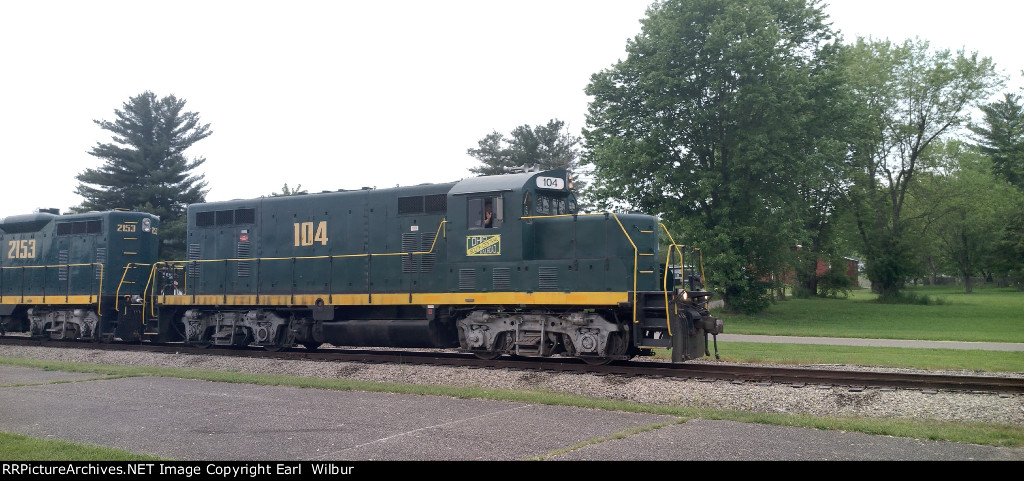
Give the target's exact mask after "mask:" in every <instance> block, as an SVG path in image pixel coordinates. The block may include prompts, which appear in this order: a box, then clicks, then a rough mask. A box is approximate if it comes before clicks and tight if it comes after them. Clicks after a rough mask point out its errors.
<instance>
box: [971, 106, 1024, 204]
mask: <svg viewBox="0 0 1024 481" xmlns="http://www.w3.org/2000/svg"><path fill="white" fill-rule="evenodd" d="M1020 101H1021V99H1020V95H1016V94H1009V93H1007V94H1004V96H1003V100H1002V101H1000V102H992V103H990V104H986V105H983V106H982V107H981V111H982V112H983V113H984V114H985V118H984V123H983V124H982V125H975V126H972V127H971V131H972V132H974V133H975V135H976V140H977V142H978V147H979V148H980V149H981V152H982V153H983V154H985V155H987V156H988V157H990V158H991V159H992V170H993V172H995V173H996V175H998V176H1000V177H1002V178H1004V179H1006V181H1007V182H1009V183H1011V184H1013V185H1015V186H1017V188H1019V189H1022V190H1024V107H1022V106H1021V103H1020Z"/></svg>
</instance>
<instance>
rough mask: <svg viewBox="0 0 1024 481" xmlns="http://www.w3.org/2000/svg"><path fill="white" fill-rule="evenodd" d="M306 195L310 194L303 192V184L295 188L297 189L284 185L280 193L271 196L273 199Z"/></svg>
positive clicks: (272, 193)
mask: <svg viewBox="0 0 1024 481" xmlns="http://www.w3.org/2000/svg"><path fill="white" fill-rule="evenodd" d="M306 193H308V192H306V191H305V190H302V184H299V185H297V186H295V188H291V187H288V184H284V187H281V192H280V193H278V192H271V193H270V195H271V196H273V197H281V196H287V195H298V194H306Z"/></svg>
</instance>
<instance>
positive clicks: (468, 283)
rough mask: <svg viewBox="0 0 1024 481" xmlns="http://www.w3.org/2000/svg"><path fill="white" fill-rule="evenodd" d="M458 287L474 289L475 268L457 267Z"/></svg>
mask: <svg viewBox="0 0 1024 481" xmlns="http://www.w3.org/2000/svg"><path fill="white" fill-rule="evenodd" d="M459 289H463V290H473V289H476V270H475V269H459Z"/></svg>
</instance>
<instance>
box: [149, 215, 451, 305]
mask: <svg viewBox="0 0 1024 481" xmlns="http://www.w3.org/2000/svg"><path fill="white" fill-rule="evenodd" d="M447 223H448V220H447V219H442V220H441V223H440V224H438V226H437V231H436V232H435V233H434V239H433V241H432V242H431V243H430V250H426V251H413V252H383V253H372V252H367V253H362V254H331V255H325V256H293V257H246V258H235V259H192V260H183V261H160V262H157V263H154V264H153V265H152V267H151V268H150V272H149V276H148V278H147V280H146V287H145V289H143V292H144V293H145V292H149V293H150V294H149V295H150V296H152V297H153V298H154V299H155V298H157V297H158V296H159V297H162V296H164V295H165V294H159V295H158V294H156V283H155V282H153V281H154V279H155V277H156V272H157V270H158V269H159V267H161V266H171V267H172V268H173V266H174V265H177V264H180V265H183V266H185V265H188V264H190V263H197V264H198V263H210V262H224V263H227V262H248V261H256V262H262V261H289V260H290V261H293V262H294V261H296V260H316V259H328V260H331V261H333V260H334V259H344V258H357V257H366V258H370V257H371V256H404V255H426V254H433V253H435V252H434V248H435V247H436V246H437V240H438V239H439V238H442V237H445V238H446V237H447V230H446V227H445V226H446V224H447ZM257 276H258V274H257ZM188 277H189V276H188V275H185V286H184V287H183V290H182V292H183V293H187V292H188ZM332 279H333V276H332ZM185 295H188V294H185ZM192 295H195V294H192ZM293 295H294V294H293ZM143 312H145V301H143ZM150 314H151V315H153V316H155V315H156V302H155V301H154V302H152V303H150Z"/></svg>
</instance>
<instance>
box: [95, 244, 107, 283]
mask: <svg viewBox="0 0 1024 481" xmlns="http://www.w3.org/2000/svg"><path fill="white" fill-rule="evenodd" d="M96 262H97V263H99V264H103V265H107V248H106V247H97V248H96ZM101 277H103V269H100V268H99V267H97V268H96V278H97V279H99V278H101Z"/></svg>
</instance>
